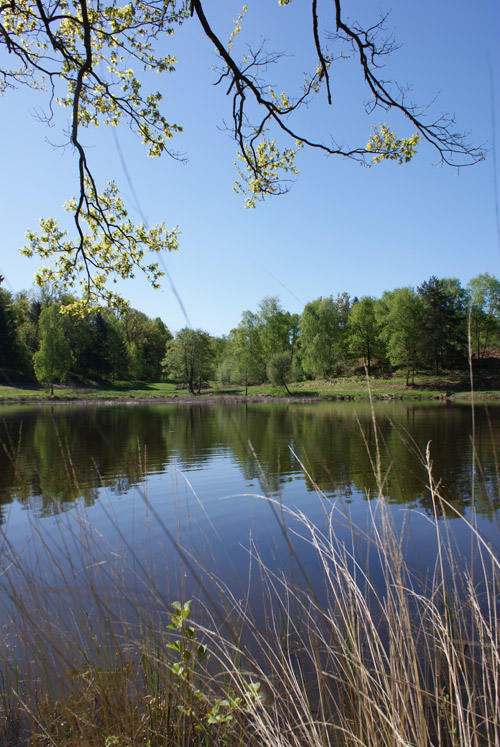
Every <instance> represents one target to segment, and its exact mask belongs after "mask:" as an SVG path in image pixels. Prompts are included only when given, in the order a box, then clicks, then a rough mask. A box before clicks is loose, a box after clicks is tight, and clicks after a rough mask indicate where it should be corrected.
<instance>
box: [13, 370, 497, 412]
mask: <svg viewBox="0 0 500 747" xmlns="http://www.w3.org/2000/svg"><path fill="white" fill-rule="evenodd" d="M462 383H463V382H462ZM289 389H290V393H289V394H287V393H286V392H285V391H284V390H282V389H281V390H280V389H278V388H276V387H272V386H259V387H252V388H249V392H248V394H245V392H244V389H243V390H241V389H240V390H238V388H234V389H231V390H221V389H216V388H205V389H202V391H201V393H200V394H192V393H189V392H188V391H187V390H185V389H176V388H175V387H174V386H173V385H171V384H168V383H165V382H158V383H143V382H135V383H134V384H133V385H132V384H130V385H126V384H125V383H123V384H121V385H115V386H114V387H112V386H110V387H109V388H106V387H104V386H98V385H96V386H63V385H57V386H56V387H55V391H54V394H53V395H51V394H50V392H49V391H48V390H44V389H43V388H42V387H38V386H36V385H20V386H13V385H11V386H0V405H13V404H16V405H79V406H84V405H88V406H95V405H153V404H156V405H161V404H164V405H193V404H196V405H199V404H203V405H212V404H248V403H285V404H294V403H318V402H340V401H355V402H356V401H357V402H361V401H369V400H370V398H371V399H372V400H374V401H377V402H394V401H405V402H413V403H418V402H430V401H433V402H436V401H441V402H443V403H452V402H462V403H467V402H470V401H471V400H472V399H474V401H476V402H494V401H499V400H500V390H498V389H487V388H484V387H483V388H481V389H478V390H476V391H474V393H473V394H472V393H471V391H470V389H465V388H462V387H460V386H459V385H458V382H454V381H451V380H450V379H449V378H448V379H442V380H433V381H429V380H426V381H425V384H422V383H420V384H419V385H417V386H415V387H409V388H406V386H404V385H402V383H401V380H397V379H396V380H391V379H386V380H383V379H372V380H370V383H369V388H368V384H367V381H366V379H363V378H361V377H359V378H358V379H356V380H354V379H352V380H349V381H346V380H343V379H338V380H335V381H331V382H301V383H299V384H291V385H289Z"/></svg>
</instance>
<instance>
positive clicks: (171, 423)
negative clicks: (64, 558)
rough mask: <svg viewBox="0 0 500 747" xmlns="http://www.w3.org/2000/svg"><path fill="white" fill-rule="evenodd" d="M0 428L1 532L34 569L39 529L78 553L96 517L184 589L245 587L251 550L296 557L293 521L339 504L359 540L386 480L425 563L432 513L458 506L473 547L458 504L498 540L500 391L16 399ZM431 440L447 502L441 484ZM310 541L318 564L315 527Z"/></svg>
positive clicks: (342, 528)
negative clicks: (167, 401)
mask: <svg viewBox="0 0 500 747" xmlns="http://www.w3.org/2000/svg"><path fill="white" fill-rule="evenodd" d="M0 439H1V441H2V448H1V449H0V523H1V525H2V535H3V538H4V539H3V541H4V543H7V544H8V546H9V548H10V551H11V552H15V553H16V556H17V557H18V558H19V557H20V556H22V558H23V561H22V562H23V564H24V567H26V568H27V567H29V566H30V564H33V563H34V564H35V566H37V567H38V566H39V564H40V560H39V546H40V544H41V545H44V546H46V545H47V543H49V544H50V545H51V547H52V548H55V547H57V546H58V543H57V542H56V540H55V539H54V537H55V536H56V534H57V535H58V536H60V534H61V533H62V535H63V536H64V540H63V541H62V542H63V545H64V547H65V552H67V551H68V548H72V549H71V551H72V552H73V553H76V552H77V550H78V547H79V543H80V542H81V539H80V538H79V532H80V531H81V524H82V521H84V522H85V525H86V526H91V527H92V528H93V530H95V531H97V532H98V536H99V541H98V543H97V544H98V546H99V547H100V548H101V549H102V548H104V547H106V548H107V550H111V551H114V549H115V548H116V547H118V546H120V547H121V548H122V549H123V546H126V547H127V548H128V552H129V553H132V555H133V556H134V563H136V562H140V563H142V558H143V557H144V554H145V553H147V554H148V558H149V561H151V562H152V563H153V565H154V566H155V568H157V569H158V568H159V567H163V566H165V567H167V568H168V572H167V573H166V574H165V575H166V577H167V578H168V583H169V584H171V585H172V592H171V593H172V594H175V593H180V591H179V584H181V585H183V588H184V591H183V593H184V594H187V593H191V591H190V588H191V587H190V585H191V584H193V583H194V579H195V578H197V569H200V568H203V569H204V570H206V569H207V567H208V568H209V569H210V572H212V573H214V574H216V575H217V577H218V578H220V579H221V580H222V582H223V583H224V584H227V585H229V587H230V588H231V589H234V588H239V587H244V588H246V586H247V581H248V573H249V571H248V566H249V556H250V554H255V553H257V554H258V557H259V559H260V561H261V562H263V563H264V564H266V566H269V565H270V566H271V567H273V568H274V567H282V566H283V564H284V566H286V564H287V562H289V560H288V561H283V559H282V556H283V554H284V555H287V548H288V549H289V546H290V545H289V543H290V539H289V537H288V536H287V532H288V529H289V528H290V529H291V531H292V534H294V535H296V534H297V533H300V532H299V530H298V529H297V526H296V521H297V514H300V515H301V516H303V517H307V520H310V521H311V522H313V523H315V524H318V523H321V522H322V521H324V518H325V516H326V517H328V516H330V515H332V516H334V517H335V519H336V521H337V523H336V526H335V532H336V535H337V538H339V537H340V538H343V537H344V535H345V538H346V541H352V532H353V526H356V527H357V528H358V529H359V530H360V531H361V532H364V531H365V530H366V528H367V526H368V525H369V524H370V523H371V522H372V519H373V516H372V514H373V510H374V507H375V505H376V502H375V501H374V500H373V499H375V498H377V497H378V496H379V494H380V493H382V494H383V496H384V498H385V501H386V502H387V503H388V505H389V506H390V511H391V515H392V520H393V522H394V524H395V526H396V528H398V531H399V530H401V532H402V531H403V527H404V528H405V529H404V531H405V533H407V534H408V536H409V537H410V538H411V541H410V542H409V543H408V551H407V557H408V558H409V559H410V561H411V562H412V563H415V564H418V565H419V566H423V567H424V568H425V567H427V566H429V567H431V566H432V564H433V563H434V560H435V554H434V544H433V539H432V538H433V536H434V534H435V530H434V529H433V527H432V524H431V523H430V522H429V521H428V517H435V516H438V517H439V516H441V515H443V514H444V515H446V516H447V517H448V518H449V520H450V521H449V522H447V524H449V525H450V526H451V527H452V531H453V532H454V536H455V540H456V542H457V543H458V544H459V546H460V545H461V544H463V545H464V547H463V548H462V549H466V547H467V545H466V543H467V542H468V539H467V537H468V532H467V530H466V527H464V525H463V523H461V522H458V521H456V522H454V519H455V517H456V515H457V514H459V513H460V514H462V515H465V516H466V517H467V518H468V519H469V520H471V521H473V522H474V523H475V524H476V525H477V527H478V528H479V530H480V531H481V532H482V534H483V536H484V537H485V539H486V541H487V542H489V543H492V544H493V546H495V547H498V544H499V529H498V507H499V505H500V500H499V489H498V479H497V478H498V454H497V444H498V443H500V408H499V407H497V406H490V407H488V408H486V407H483V406H481V407H476V408H475V410H474V411H472V410H471V408H470V406H465V405H464V406H461V405H455V404H446V403H442V402H439V403H434V404H428V405H418V406H415V405H412V404H406V403H403V402H390V403H379V404H376V405H375V406H374V408H373V410H372V408H371V407H370V404H369V403H367V402H360V403H352V402H337V403H334V402H332V403H321V404H319V403H318V404H310V405H309V404H267V403H266V404H253V403H252V404H246V405H245V404H239V405H227V404H213V405H207V404H199V405H147V406H146V405H131V406H121V405H120V406H118V405H112V406H109V405H107V406H105V405H102V406H79V405H71V406H64V405H57V406H40V407H28V406H26V407H17V408H16V407H3V408H2V410H1V411H0ZM427 449H428V454H429V455H430V459H431V460H432V476H433V479H434V481H435V482H436V483H438V482H439V493H440V495H441V496H442V497H443V498H444V499H445V500H444V502H441V501H439V502H438V503H436V502H435V501H433V497H432V491H431V490H430V489H429V473H428V468H429V464H426V450H427ZM379 485H381V488H380V489H379ZM75 517H76V518H75ZM82 517H84V518H82ZM72 519H75V521H76V522H77V524H78V526H79V529H78V530H76V529H75V523H73V524H71V521H72ZM293 542H294V543H295V542H296V540H295V539H294V540H293ZM179 546H181V547H182V549H183V552H184V553H185V554H184V555H183V554H182V552H181V557H179ZM37 547H38V550H37V549H36V548H37ZM297 552H298V554H299V558H298V559H299V560H300V562H301V563H304V564H305V565H306V566H307V565H308V564H311V567H312V568H314V567H315V566H314V563H315V561H314V558H313V556H314V553H312V552H311V548H310V546H309V545H308V543H307V542H306V543H302V544H301V545H300V549H298V550H297ZM157 572H158V573H160V571H159V570H157ZM186 585H187V586H188V589H186V588H185V586H186ZM198 586H199V579H198ZM240 591H241V588H240Z"/></svg>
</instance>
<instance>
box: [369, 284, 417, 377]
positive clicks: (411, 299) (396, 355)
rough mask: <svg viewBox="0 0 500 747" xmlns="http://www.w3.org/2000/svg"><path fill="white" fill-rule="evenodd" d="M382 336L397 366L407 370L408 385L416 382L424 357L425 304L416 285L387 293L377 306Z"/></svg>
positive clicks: (391, 358) (389, 354) (393, 364)
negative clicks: (414, 287) (417, 371)
mask: <svg viewBox="0 0 500 747" xmlns="http://www.w3.org/2000/svg"><path fill="white" fill-rule="evenodd" d="M378 312H379V313H378V320H379V323H380V327H381V330H382V332H381V336H382V337H383V338H384V340H385V342H386V346H387V355H388V357H389V361H390V362H391V365H392V366H394V367H395V368H404V369H406V386H409V384H410V373H411V376H412V384H414V383H415V370H416V368H417V366H418V365H419V362H420V361H421V360H422V352H423V333H422V321H423V316H424V307H423V303H422V300H421V299H420V298H419V297H418V296H417V294H416V293H415V291H414V290H413V288H399V289H397V290H394V291H392V292H385V293H384V294H383V296H382V298H381V302H380V305H379V307H378Z"/></svg>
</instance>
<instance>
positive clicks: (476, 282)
mask: <svg viewBox="0 0 500 747" xmlns="http://www.w3.org/2000/svg"><path fill="white" fill-rule="evenodd" d="M467 292H468V303H469V313H470V325H471V334H472V343H473V347H474V349H475V352H476V356H477V358H482V357H484V354H485V351H486V348H487V346H488V344H489V343H490V342H491V341H492V339H494V338H495V337H496V336H498V334H499V332H500V281H499V280H497V278H495V277H493V276H492V275H490V274H489V273H487V272H485V273H483V274H482V275H478V276H477V277H476V278H472V280H470V282H468V283H467Z"/></svg>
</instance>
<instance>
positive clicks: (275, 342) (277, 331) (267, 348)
mask: <svg viewBox="0 0 500 747" xmlns="http://www.w3.org/2000/svg"><path fill="white" fill-rule="evenodd" d="M258 308H259V311H258V319H259V335H260V344H261V347H262V354H263V356H264V360H267V361H268V360H269V358H270V357H271V355H274V353H282V352H284V351H285V350H290V349H291V347H292V340H293V339H294V338H295V336H296V320H295V319H292V315H291V314H290V313H289V312H288V311H283V309H282V307H281V304H280V302H279V298H277V297H276V296H272V297H266V298H263V299H262V301H261V302H260V303H259V307H258Z"/></svg>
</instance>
